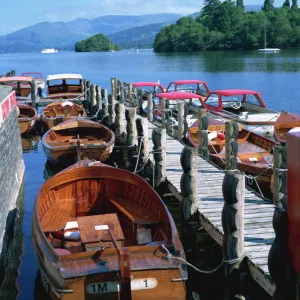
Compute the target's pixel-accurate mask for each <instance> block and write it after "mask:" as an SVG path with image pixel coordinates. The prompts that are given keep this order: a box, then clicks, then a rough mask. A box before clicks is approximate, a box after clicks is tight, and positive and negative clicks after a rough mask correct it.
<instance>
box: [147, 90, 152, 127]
mask: <svg viewBox="0 0 300 300" xmlns="http://www.w3.org/2000/svg"><path fill="white" fill-rule="evenodd" d="M147 102H148V108H147V118H148V121H149V122H150V123H153V94H152V93H149V94H148V95H147Z"/></svg>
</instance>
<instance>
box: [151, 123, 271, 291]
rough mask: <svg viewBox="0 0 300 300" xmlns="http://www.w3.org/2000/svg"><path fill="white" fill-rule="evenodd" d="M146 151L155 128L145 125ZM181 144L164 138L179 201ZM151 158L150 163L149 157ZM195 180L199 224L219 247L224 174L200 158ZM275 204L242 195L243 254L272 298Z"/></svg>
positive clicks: (169, 172) (249, 194)
mask: <svg viewBox="0 0 300 300" xmlns="http://www.w3.org/2000/svg"><path fill="white" fill-rule="evenodd" d="M148 126H149V129H148V134H149V151H152V149H153V143H152V139H151V136H152V129H153V128H154V127H155V125H153V124H151V123H148ZM183 147H184V145H183V144H181V143H180V142H179V141H178V140H176V139H174V138H172V137H170V136H168V135H167V143H166V152H167V159H166V176H167V182H168V186H169V189H170V190H171V192H172V193H173V194H174V195H175V196H176V198H177V199H178V200H179V201H181V200H182V195H181V189H180V179H181V175H182V173H183V171H182V167H181V164H180V154H181V151H182V149H183ZM150 159H151V160H152V161H153V157H152V155H151V156H150ZM197 175H198V177H197V193H198V196H197V197H198V211H199V215H200V221H201V225H202V226H203V227H204V228H205V230H206V231H207V232H208V233H209V234H210V235H211V236H212V237H213V239H214V240H215V241H216V242H217V243H218V244H219V245H222V240H223V229H222V223H221V212H222V209H223V204H224V200H223V194H222V182H223V177H224V172H223V171H222V170H219V169H218V168H216V167H215V166H214V165H212V164H210V163H209V162H207V161H205V160H203V159H202V158H200V157H199V161H198V174H197ZM274 208H275V207H274V205H273V204H272V203H270V202H266V201H264V200H262V199H261V198H259V197H258V196H256V195H255V194H254V193H252V192H251V191H249V190H246V193H245V208H244V222H245V223H244V224H245V225H244V226H245V227H244V233H245V255H246V259H247V260H248V265H249V270H250V273H251V275H252V277H253V279H254V280H256V281H257V282H258V283H259V284H260V285H261V286H262V287H263V288H264V289H265V290H266V292H267V293H269V294H270V295H273V293H274V290H275V284H274V283H273V281H272V279H271V277H270V273H269V269H268V255H269V251H270V248H271V245H272V243H273V240H274V237H275V234H274V230H273V225H272V218H273V213H274Z"/></svg>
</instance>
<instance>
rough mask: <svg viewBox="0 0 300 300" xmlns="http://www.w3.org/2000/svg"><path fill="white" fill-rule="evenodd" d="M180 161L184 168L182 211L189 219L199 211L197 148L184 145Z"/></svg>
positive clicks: (181, 182) (181, 187) (182, 177)
mask: <svg viewBox="0 0 300 300" xmlns="http://www.w3.org/2000/svg"><path fill="white" fill-rule="evenodd" d="M180 163H181V166H182V169H183V174H182V176H181V180H180V189H181V193H182V211H183V216H184V219H185V220H189V219H190V218H191V217H192V216H193V215H194V214H195V213H196V212H197V169H198V150H197V148H194V147H184V148H183V149H182V152H181V155H180Z"/></svg>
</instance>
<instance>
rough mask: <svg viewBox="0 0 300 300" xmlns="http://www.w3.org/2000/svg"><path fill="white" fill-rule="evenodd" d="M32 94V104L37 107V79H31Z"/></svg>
mask: <svg viewBox="0 0 300 300" xmlns="http://www.w3.org/2000/svg"><path fill="white" fill-rule="evenodd" d="M30 93H31V94H30V96H31V105H32V106H33V107H36V95H37V84H36V81H35V80H33V79H32V80H31V81H30Z"/></svg>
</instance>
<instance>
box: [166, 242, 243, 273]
mask: <svg viewBox="0 0 300 300" xmlns="http://www.w3.org/2000/svg"><path fill="white" fill-rule="evenodd" d="M161 247H162V248H163V249H164V250H165V251H166V252H167V259H169V260H170V259H174V260H180V261H182V262H184V263H186V264H187V265H188V266H190V267H191V268H193V269H194V270H195V271H197V272H199V273H203V274H211V273H214V272H216V271H217V270H219V269H220V267H221V266H222V265H223V264H224V263H226V264H230V265H233V264H235V263H238V262H240V261H242V260H243V259H244V257H245V254H243V255H242V256H241V257H238V258H234V259H231V260H224V259H223V260H222V262H221V263H220V264H219V265H218V266H217V267H216V268H214V269H212V270H201V269H199V268H197V267H195V266H194V265H193V264H191V263H189V262H188V261H187V260H185V259H184V258H182V257H178V256H173V255H172V254H171V253H170V252H169V250H168V249H167V248H166V246H165V245H164V244H161Z"/></svg>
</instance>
